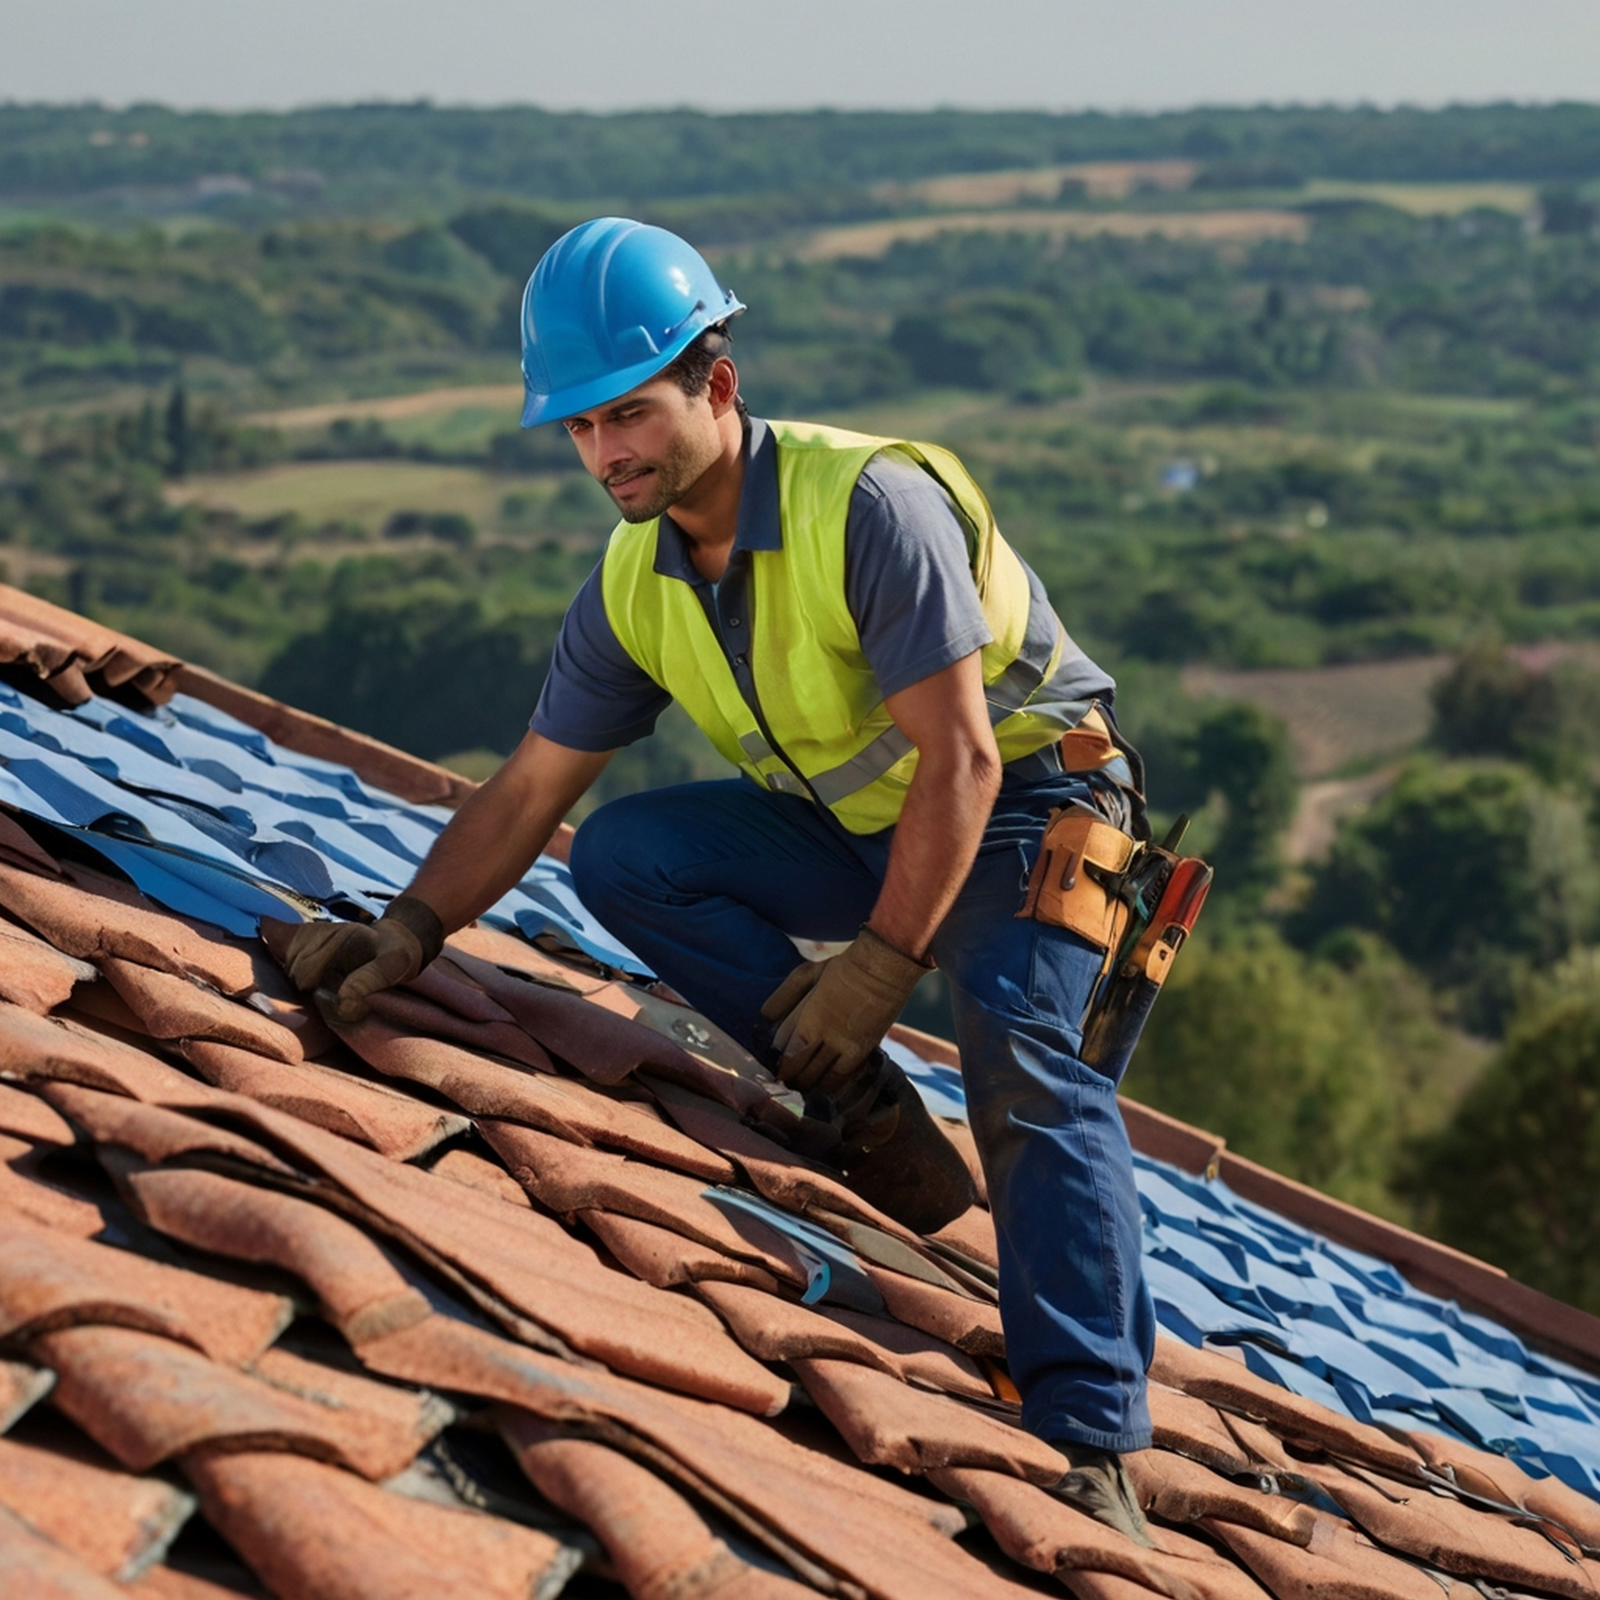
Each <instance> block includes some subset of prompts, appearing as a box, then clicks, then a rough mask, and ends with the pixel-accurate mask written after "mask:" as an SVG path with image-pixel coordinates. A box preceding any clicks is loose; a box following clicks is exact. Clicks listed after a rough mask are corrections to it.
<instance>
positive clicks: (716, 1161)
mask: <svg viewBox="0 0 1600 1600" xmlns="http://www.w3.org/2000/svg"><path fill="white" fill-rule="evenodd" d="M343 1031H344V1035H345V1038H346V1040H347V1041H348V1042H349V1044H350V1046H351V1048H352V1049H354V1050H355V1051H356V1053H357V1054H358V1055H359V1056H360V1057H361V1059H362V1060H363V1061H365V1062H366V1063H367V1064H368V1065H369V1066H371V1067H373V1068H375V1069H376V1070H377V1071H379V1072H382V1073H386V1074H388V1075H390V1076H392V1077H397V1078H404V1079H407V1080H409V1081H410V1082H413V1083H420V1084H423V1085H425V1086H426V1087H428V1088H430V1089H432V1090H434V1091H435V1093H437V1094H440V1095H442V1096H443V1097H444V1098H445V1099H446V1100H449V1101H450V1102H451V1103H452V1104H454V1105H458V1106H460V1107H461V1108H462V1110H464V1111H469V1112H471V1113H472V1114H473V1115H474V1116H479V1117H501V1118H505V1119H507V1120H510V1121H513V1122H526V1123H529V1124H531V1125H532V1126H533V1127H536V1128H542V1129H544V1130H545V1131H546V1132H548V1133H552V1134H555V1135H557V1136H558V1137H559V1138H562V1139H566V1140H568V1141H569V1142H576V1143H582V1144H598V1145H604V1146H606V1147H608V1148H610V1149H615V1150H623V1151H627V1152H628V1153H629V1154H633V1155H640V1156H644V1157H646V1158H648V1159H649V1160H652V1161H656V1162H660V1163H661V1164H663V1165H665V1166H671V1167H674V1168H676V1169H677V1170H678V1171H680V1172H688V1173H692V1174H694V1175H695V1176H697V1177H700V1178H703V1179H705V1180H706V1181H707V1182H711V1183H725V1182H729V1181H731V1180H732V1178H733V1168H732V1167H731V1166H730V1165H729V1163H728V1162H727V1161H726V1160H724V1159H723V1158H721V1157H720V1156H718V1155H716V1154H715V1153H714V1152H712V1151H709V1150H707V1149H706V1148H705V1147H704V1146H703V1145H701V1144H699V1143H697V1142H696V1141H695V1140H693V1139H689V1138H686V1137H685V1136H684V1135H683V1134H681V1133H679V1132H678V1130H677V1129H676V1128H674V1127H671V1126H669V1125H668V1124H666V1123H664V1122H662V1121H661V1119H660V1118H659V1117H657V1116H655V1115H654V1114H653V1113H652V1112H650V1111H649V1110H647V1109H646V1108H645V1107H643V1106H641V1105H639V1104H636V1103H631V1102H629V1101H626V1100H619V1099H615V1098H612V1097H611V1096H608V1095H606V1094H603V1093H601V1092H600V1091H598V1090H596V1089H593V1088H591V1087H590V1086H589V1085H588V1084H586V1083H583V1082H580V1081H577V1080H574V1079H572V1078H562V1077H556V1076H553V1075H548V1074H538V1075H536V1074H534V1073H530V1072H524V1071H519V1070H518V1069H517V1068H515V1067H510V1066H507V1065H505V1064H504V1063H503V1062H499V1061H491V1060H486V1059H484V1058H483V1057H482V1056H479V1055H475V1054H473V1052H472V1051H470V1050H467V1049H464V1048H463V1047H461V1046H460V1045H455V1044H448V1043H445V1042H444V1041H442V1040H439V1039H428V1038H419V1037H417V1036H416V1035H413V1034H407V1033H404V1032H402V1031H401V1030H399V1029H397V1028H394V1027H391V1026H389V1025H388V1024H387V1023H384V1022H382V1021H378V1020H376V1019H372V1020H368V1021H366V1022H363V1023H361V1024H359V1025H358V1026H356V1027H353V1028H348V1029H345V1030H343Z"/></svg>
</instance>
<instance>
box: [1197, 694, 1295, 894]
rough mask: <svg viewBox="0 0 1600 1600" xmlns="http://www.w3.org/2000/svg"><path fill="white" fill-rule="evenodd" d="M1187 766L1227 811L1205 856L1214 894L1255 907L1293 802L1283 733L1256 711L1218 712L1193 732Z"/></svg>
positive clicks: (1276, 866)
mask: <svg viewBox="0 0 1600 1600" xmlns="http://www.w3.org/2000/svg"><path fill="white" fill-rule="evenodd" d="M1194 759H1195V770H1196V773H1197V775H1198V777H1199V781H1200V785H1201V787H1203V788H1204V790H1205V791H1206V792H1207V793H1220V794H1221V795H1222V798H1223V801H1224V803H1225V804H1226V806H1227V817H1226V820H1225V821H1224V823H1223V825H1222V831H1221V833H1220V834H1219V835H1218V837H1217V840H1216V843H1215V844H1214V845H1213V846H1212V847H1211V849H1210V851H1209V855H1210V859H1211V865H1212V866H1213V867H1214V868H1215V869H1216V873H1217V886H1218V888H1219V889H1220V890H1221V891H1222V892H1223V894H1224V895H1228V896H1233V897H1236V899H1237V900H1238V901H1240V902H1242V903H1244V904H1247V905H1258V904H1259V903H1260V900H1261V897H1262V895H1264V894H1265V893H1266V892H1267V891H1268V890H1269V889H1271V888H1272V886H1273V885H1274V884H1275V883H1276V882H1277V880H1278V874H1279V871H1280V870H1281V867H1282V856H1281V851H1280V844H1281V840H1282V837H1283V831H1284V829H1285V828H1286V827H1288V825H1289V822H1290V819H1291V818H1292V817H1293V816H1294V808H1295V804H1296V801H1297V800H1298V798H1299V792H1300V791H1299V786H1298V785H1297V784H1296V782H1295V776H1294V762H1293V759H1292V758H1291V756H1290V753H1289V736H1288V732H1287V730H1286V729H1285V728H1284V725H1283V723H1282V722H1281V721H1280V720H1279V719H1278V718H1277V717H1274V716H1272V715H1271V714H1270V713H1269V712H1266V711H1263V710H1262V709H1261V708H1260V707H1259V706H1255V705H1250V704H1249V703H1247V702H1240V703H1238V704H1235V705H1229V706H1225V707H1223V708H1222V709H1221V710H1219V711H1216V712H1213V713H1212V714H1211V715H1210V716H1208V717H1207V718H1206V720H1205V721H1204V722H1202V723H1201V724H1200V727H1199V729H1198V730H1197V731H1196V733H1195V735H1194Z"/></svg>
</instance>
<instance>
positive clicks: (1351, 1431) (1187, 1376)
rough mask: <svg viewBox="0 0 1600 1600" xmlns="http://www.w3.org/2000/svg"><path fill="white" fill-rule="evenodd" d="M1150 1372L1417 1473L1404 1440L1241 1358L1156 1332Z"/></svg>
mask: <svg viewBox="0 0 1600 1600" xmlns="http://www.w3.org/2000/svg"><path fill="white" fill-rule="evenodd" d="M1150 1376H1151V1377H1152V1378H1154V1379H1155V1380H1156V1382H1158V1383H1164V1384H1167V1385H1168V1386H1169V1387H1170V1388H1173V1389H1181V1390H1182V1391H1183V1392H1184V1393H1185V1394H1189V1395H1193V1396H1195V1397H1196V1398H1197V1399H1201V1400H1210V1401H1213V1402H1215V1403H1216V1404H1217V1405H1220V1406H1225V1407H1227V1408H1229V1409H1230V1410H1234V1411H1242V1412H1244V1413H1245V1415H1247V1416H1251V1417H1259V1418H1261V1419H1262V1420H1263V1421H1265V1422H1266V1423H1267V1424H1268V1425H1269V1426H1270V1427H1271V1428H1272V1429H1273V1430H1274V1432H1276V1433H1278V1434H1280V1435H1282V1436H1283V1437H1284V1438H1286V1439H1300V1440H1306V1441H1309V1442H1310V1443H1312V1444H1316V1445H1320V1446H1321V1447H1323V1448H1324V1449H1327V1450H1330V1451H1332V1452H1333V1453H1334V1454H1335V1455H1339V1456H1342V1457H1346V1458H1348V1459H1352V1460H1356V1461H1366V1462H1370V1463H1371V1464H1372V1465H1373V1466H1377V1467H1381V1468H1382V1469H1383V1470H1384V1471H1385V1472H1388V1473H1391V1474H1393V1475H1395V1476H1398V1477H1402V1478H1409V1479H1411V1480H1413V1481H1416V1480H1417V1479H1418V1478H1419V1477H1420V1475H1421V1466H1422V1463H1421V1460H1420V1458H1419V1457H1418V1455H1417V1453H1416V1451H1415V1450H1414V1449H1412V1448H1411V1447H1410V1446H1409V1445H1406V1444H1402V1443H1400V1442H1399V1441H1397V1440H1395V1439H1394V1438H1392V1437H1391V1436H1390V1435H1388V1434H1387V1433H1384V1432H1382V1431H1381V1430H1379V1429H1377V1428H1373V1427H1369V1426H1368V1425H1367V1424H1366V1423H1363V1422H1355V1421H1353V1420H1352V1419H1351V1418H1349V1417H1341V1416H1338V1415H1337V1414H1335V1413H1334V1412H1332V1411H1329V1410H1328V1409H1327V1407H1326V1406H1319V1405H1317V1404H1316V1403H1315V1402H1314V1401H1311V1400H1302V1399H1301V1398H1300V1397H1299V1396H1298V1395H1293V1394H1290V1393H1289V1391H1288V1390H1287V1389H1280V1388H1279V1387H1278V1386H1277V1384H1275V1383H1268V1382H1267V1381H1266V1379H1265V1378H1258V1377H1256V1376H1255V1374H1254V1373H1252V1372H1251V1371H1250V1370H1249V1369H1248V1368H1247V1367H1246V1366H1245V1365H1244V1364H1243V1363H1242V1362H1238V1361H1230V1360H1229V1359H1228V1358H1227V1357H1226V1356H1219V1355H1216V1354H1215V1353H1213V1352H1212V1351H1210V1350H1196V1349H1195V1348H1194V1347H1193V1346H1192V1345H1187V1344H1182V1343H1180V1342H1179V1341H1178V1340H1176V1339H1169V1338H1167V1337H1165V1336H1164V1335H1163V1336H1160V1337H1158V1338H1157V1340H1156V1354H1155V1360H1154V1361H1153V1362H1152V1363H1151V1366H1150Z"/></svg>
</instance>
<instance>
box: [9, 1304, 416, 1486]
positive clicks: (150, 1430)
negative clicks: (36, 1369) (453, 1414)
mask: <svg viewBox="0 0 1600 1600" xmlns="http://www.w3.org/2000/svg"><path fill="white" fill-rule="evenodd" d="M30 1348H31V1350H32V1351H33V1353H34V1355H35V1356H36V1357H37V1358H38V1359H39V1360H41V1361H43V1362H45V1363H47V1364H48V1365H49V1366H50V1367H51V1368H52V1369H53V1370H54V1372H55V1374H56V1387H55V1390H54V1391H53V1393H52V1394H51V1404H52V1405H54V1406H55V1408H56V1409H57V1410H58V1411H61V1412H63V1413H64V1414H65V1415H66V1416H68V1417H70V1418H71V1419H72V1420H73V1421H74V1422H75V1423H77V1425H78V1426H79V1427H80V1428H82V1429H83V1431H84V1432H85V1433H87V1434H88V1435H89V1437H90V1438H92V1439H93V1440H94V1441H95V1443H96V1444H99V1445H100V1446H102V1447H103V1448H104V1449H106V1450H109V1451H110V1452H111V1454H112V1455H114V1456H115V1457H116V1458H117V1460H118V1461H120V1462H121V1463H122V1464H123V1465H124V1466H126V1467H131V1468H132V1469H133V1470H134V1471H136V1472H143V1471H146V1470H148V1469H149V1468H150V1467H153V1466H155V1465H156V1464H157V1463H158V1462H161V1461H167V1460H170V1459H171V1458H172V1457H173V1456H176V1455H181V1454H183V1453H184V1452H185V1451H187V1450H190V1449H193V1448H195V1447H196V1446H198V1445H204V1444H219V1445H225V1446H226V1447H227V1448H228V1449H231V1450H288V1451H293V1452H295V1453H297V1454H300V1455H309V1456H315V1457H317V1458H318V1459H320V1460H325V1461H334V1462H337V1463H339V1464H340V1465H342V1466H346V1467H349V1468H350V1469H351V1470H352V1471H354V1472H359V1473H361V1474H362V1475H363V1476H365V1477H369V1478H387V1477H390V1476H392V1475H393V1474H394V1473H396V1472H399V1471H400V1470H401V1469H402V1468H403V1467H405V1466H407V1465H409V1463H410V1462H411V1461H413V1460H414V1459H415V1457H416V1454H417V1452H418V1451H419V1450H420V1449H422V1447H423V1446H424V1445H425V1444H426V1443H427V1442H428V1438H429V1436H430V1432H429V1425H430V1424H431V1422H432V1420H433V1419H431V1418H425V1419H423V1422H422V1425H421V1426H411V1425H408V1423H407V1421H406V1420H405V1419H403V1418H399V1417H396V1416H395V1415H394V1414H393V1412H392V1410H391V1409H390V1408H388V1407H385V1408H384V1409H382V1410H379V1409H377V1408H374V1407H368V1406H365V1405H355V1404H351V1403H350V1401H349V1398H348V1396H347V1395H341V1396H340V1397H339V1399H338V1400H337V1401H335V1400H332V1399H331V1398H330V1399H324V1400H318V1399H311V1398H308V1397H307V1394H306V1393H304V1392H301V1393H296V1392H291V1391H290V1390H288V1389H284V1388H280V1387H279V1386H277V1385H276V1384H273V1383H268V1382H266V1381H265V1380H264V1379H262V1378H258V1377H253V1376H251V1375H250V1374H249V1373H246V1372H241V1371H238V1370H236V1369H235V1368H233V1367H226V1366H223V1365H221V1364H220V1363H218V1362H215V1361H211V1360H209V1359H208V1358H207V1357H205V1356H203V1355H200V1354H199V1353H198V1352H196V1351H194V1350H191V1349H190V1348H189V1347H188V1346H187V1345H181V1344H175V1343H174V1342H173V1341H172V1340H170V1339H161V1338H157V1337H156V1336H155V1335H154V1334H149V1333H139V1332H136V1331H134V1330H133V1329H131V1328H112V1327H94V1328H66V1329H63V1330H62V1331H61V1332H59V1333H47V1334H45V1335H43V1336H42V1337H40V1338H37V1339H35V1340H34V1341H33V1342H32V1345H31V1347H30ZM432 1431H437V1427H436V1426H435V1427H433V1428H432Z"/></svg>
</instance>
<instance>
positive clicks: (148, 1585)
mask: <svg viewBox="0 0 1600 1600" xmlns="http://www.w3.org/2000/svg"><path fill="white" fill-rule="evenodd" d="M121 1592H122V1594H123V1595H124V1596H127V1595H130V1594H131V1595H134V1596H136V1597H137V1600H240V1591H239V1590H238V1589H232V1588H229V1589H224V1588H223V1587H222V1585H221V1584H218V1583H212V1582H211V1581H210V1580H209V1579H206V1578H197V1577H195V1576H194V1574H193V1573H189V1572H179V1571H177V1570H176V1569H175V1568H173V1567H151V1569H150V1570H149V1571H148V1572H146V1573H145V1574H144V1575H143V1576H142V1577H140V1578H138V1579H136V1580H135V1581H134V1582H133V1583H130V1584H129V1585H127V1587H126V1588H125V1589H123V1590H122V1591H121ZM257 1592H258V1593H259V1594H261V1595H265V1594H266V1590H265V1589H262V1590H259V1591H257ZM252 1600H254V1597H252Z"/></svg>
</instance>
